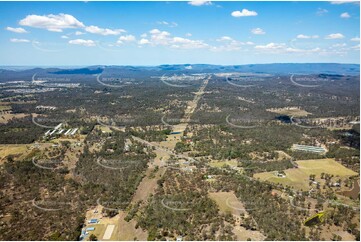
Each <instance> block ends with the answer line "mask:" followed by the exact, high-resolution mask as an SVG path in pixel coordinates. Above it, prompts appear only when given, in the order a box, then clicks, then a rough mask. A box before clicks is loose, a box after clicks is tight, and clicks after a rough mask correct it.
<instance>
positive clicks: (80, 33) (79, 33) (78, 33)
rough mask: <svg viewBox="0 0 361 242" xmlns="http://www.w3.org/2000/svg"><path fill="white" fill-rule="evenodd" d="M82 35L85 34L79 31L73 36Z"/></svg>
mask: <svg viewBox="0 0 361 242" xmlns="http://www.w3.org/2000/svg"><path fill="white" fill-rule="evenodd" d="M82 34H85V33H83V32H81V31H76V32H75V35H82Z"/></svg>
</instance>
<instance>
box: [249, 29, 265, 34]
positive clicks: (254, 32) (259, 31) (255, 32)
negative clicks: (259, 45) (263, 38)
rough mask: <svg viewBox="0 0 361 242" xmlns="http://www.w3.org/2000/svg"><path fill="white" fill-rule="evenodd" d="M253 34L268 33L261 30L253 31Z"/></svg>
mask: <svg viewBox="0 0 361 242" xmlns="http://www.w3.org/2000/svg"><path fill="white" fill-rule="evenodd" d="M251 32H252V34H265V33H266V32H264V31H263V29H261V28H255V29H252V30H251Z"/></svg>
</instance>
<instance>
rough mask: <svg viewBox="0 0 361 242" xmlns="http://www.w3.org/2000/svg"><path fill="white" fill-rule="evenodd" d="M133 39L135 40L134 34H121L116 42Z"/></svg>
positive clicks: (131, 40) (121, 42) (120, 42)
mask: <svg viewBox="0 0 361 242" xmlns="http://www.w3.org/2000/svg"><path fill="white" fill-rule="evenodd" d="M133 41H136V39H135V36H134V35H131V34H129V35H123V36H120V37H119V39H118V41H117V44H123V42H133Z"/></svg>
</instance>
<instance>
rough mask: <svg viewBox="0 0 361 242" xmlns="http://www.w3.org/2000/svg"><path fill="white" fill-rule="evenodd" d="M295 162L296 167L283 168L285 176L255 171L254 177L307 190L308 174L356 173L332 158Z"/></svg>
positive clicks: (342, 175) (338, 175)
mask: <svg viewBox="0 0 361 242" xmlns="http://www.w3.org/2000/svg"><path fill="white" fill-rule="evenodd" d="M296 163H297V164H298V168H292V169H287V170H285V171H284V172H285V174H286V177H284V178H282V177H277V175H276V173H275V172H274V171H271V172H262V173H257V174H255V175H254V177H255V178H259V179H260V180H263V181H270V182H273V183H280V184H282V185H285V186H287V185H288V186H292V187H294V188H295V189H300V190H308V189H309V188H310V186H309V176H310V175H311V174H314V175H316V178H320V176H321V173H322V172H323V173H328V174H331V175H334V176H335V177H348V176H355V175H358V173H356V172H354V171H352V170H350V169H348V168H346V167H344V166H343V165H341V164H340V163H338V162H336V161H335V160H334V159H317V160H300V161H296ZM316 180H317V179H316Z"/></svg>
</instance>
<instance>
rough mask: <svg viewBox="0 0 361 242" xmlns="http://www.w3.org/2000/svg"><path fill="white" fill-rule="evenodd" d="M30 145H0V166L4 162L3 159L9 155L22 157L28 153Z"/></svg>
mask: <svg viewBox="0 0 361 242" xmlns="http://www.w3.org/2000/svg"><path fill="white" fill-rule="evenodd" d="M29 147H30V145H26V144H20V145H13V144H6V145H0V164H2V163H3V162H4V161H5V158H6V157H7V156H9V155H14V156H17V155H19V156H20V157H24V156H26V155H27V154H28V153H29V151H30V150H29Z"/></svg>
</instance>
